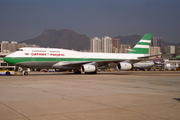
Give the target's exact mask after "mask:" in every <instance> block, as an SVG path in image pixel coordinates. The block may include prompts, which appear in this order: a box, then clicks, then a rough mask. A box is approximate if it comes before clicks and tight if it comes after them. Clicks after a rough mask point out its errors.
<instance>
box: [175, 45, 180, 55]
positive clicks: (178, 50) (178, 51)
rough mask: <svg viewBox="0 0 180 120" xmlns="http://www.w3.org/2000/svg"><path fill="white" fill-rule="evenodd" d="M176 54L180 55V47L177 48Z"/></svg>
mask: <svg viewBox="0 0 180 120" xmlns="http://www.w3.org/2000/svg"><path fill="white" fill-rule="evenodd" d="M175 53H176V54H178V55H180V46H177V47H176V50H175Z"/></svg>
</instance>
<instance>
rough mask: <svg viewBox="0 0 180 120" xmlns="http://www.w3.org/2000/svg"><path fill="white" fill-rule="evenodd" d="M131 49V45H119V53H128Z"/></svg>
mask: <svg viewBox="0 0 180 120" xmlns="http://www.w3.org/2000/svg"><path fill="white" fill-rule="evenodd" d="M130 49H131V46H130V45H129V44H120V45H119V53H128V52H129V51H130Z"/></svg>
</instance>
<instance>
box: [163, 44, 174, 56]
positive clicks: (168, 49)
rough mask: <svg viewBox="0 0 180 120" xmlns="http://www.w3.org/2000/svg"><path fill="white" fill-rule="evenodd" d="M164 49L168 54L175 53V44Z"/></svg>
mask: <svg viewBox="0 0 180 120" xmlns="http://www.w3.org/2000/svg"><path fill="white" fill-rule="evenodd" d="M164 51H165V53H167V54H175V46H173V45H169V46H166V47H164Z"/></svg>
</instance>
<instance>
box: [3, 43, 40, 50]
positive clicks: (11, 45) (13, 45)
mask: <svg viewBox="0 0 180 120" xmlns="http://www.w3.org/2000/svg"><path fill="white" fill-rule="evenodd" d="M21 47H39V46H38V45H35V44H32V45H27V44H26V43H20V44H18V43H17V42H16V41H11V42H10V43H9V42H8V41H2V42H1V43H0V52H2V53H9V52H15V51H16V50H17V49H19V48H21Z"/></svg>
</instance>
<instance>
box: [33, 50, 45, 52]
mask: <svg viewBox="0 0 180 120" xmlns="http://www.w3.org/2000/svg"><path fill="white" fill-rule="evenodd" d="M32 52H46V51H45V50H32Z"/></svg>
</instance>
